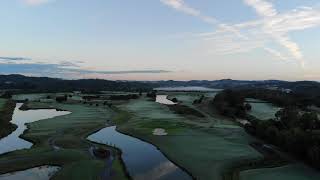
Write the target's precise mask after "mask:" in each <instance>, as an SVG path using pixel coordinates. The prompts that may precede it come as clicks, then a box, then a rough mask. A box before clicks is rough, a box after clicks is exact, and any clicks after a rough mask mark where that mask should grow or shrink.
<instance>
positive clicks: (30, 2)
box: [22, 0, 53, 6]
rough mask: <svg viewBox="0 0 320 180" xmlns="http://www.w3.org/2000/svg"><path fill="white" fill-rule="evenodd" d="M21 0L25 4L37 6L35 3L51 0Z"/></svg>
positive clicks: (39, 3)
mask: <svg viewBox="0 0 320 180" xmlns="http://www.w3.org/2000/svg"><path fill="white" fill-rule="evenodd" d="M22 1H23V2H24V3H25V4H27V5H31V6H37V5H41V4H46V3H49V2H51V1H53V0H22Z"/></svg>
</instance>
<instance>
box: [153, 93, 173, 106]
mask: <svg viewBox="0 0 320 180" xmlns="http://www.w3.org/2000/svg"><path fill="white" fill-rule="evenodd" d="M167 97H168V95H157V96H156V102H157V103H160V104H166V105H173V104H176V103H174V102H172V101H171V100H169V99H167Z"/></svg>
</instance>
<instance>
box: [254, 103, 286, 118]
mask: <svg viewBox="0 0 320 180" xmlns="http://www.w3.org/2000/svg"><path fill="white" fill-rule="evenodd" d="M250 105H251V107H252V109H251V111H249V114H250V115H252V116H254V117H256V118H258V119H260V120H268V119H272V118H275V114H276V112H278V111H279V110H280V109H281V108H279V107H276V106H274V105H272V104H271V103H264V102H257V103H253V102H252V103H250Z"/></svg>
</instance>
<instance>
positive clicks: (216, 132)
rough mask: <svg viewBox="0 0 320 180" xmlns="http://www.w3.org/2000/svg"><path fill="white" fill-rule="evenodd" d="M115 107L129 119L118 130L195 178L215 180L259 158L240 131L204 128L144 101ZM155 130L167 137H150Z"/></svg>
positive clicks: (197, 123)
mask: <svg viewBox="0 0 320 180" xmlns="http://www.w3.org/2000/svg"><path fill="white" fill-rule="evenodd" d="M118 108H120V109H121V110H122V111H127V112H129V114H130V117H131V118H130V119H129V120H128V121H127V122H126V123H124V124H122V125H120V126H119V127H118V129H119V130H120V131H122V132H125V133H127V134H131V135H133V136H135V137H138V138H141V139H144V140H146V141H148V142H152V143H153V144H155V145H156V146H157V147H158V148H160V150H161V151H162V152H164V153H165V154H166V155H167V156H168V157H169V159H170V160H173V161H174V162H176V163H178V164H179V165H180V166H182V167H184V168H186V169H187V170H188V171H189V172H190V173H191V174H192V175H193V176H195V177H196V178H197V179H217V180H219V179H222V174H223V173H224V171H225V170H226V169H228V168H231V167H232V166H233V165H235V164H237V163H239V162H242V161H250V160H256V159H260V158H262V155H260V153H258V152H257V151H255V150H254V149H253V148H252V147H251V146H249V145H248V143H249V142H251V141H253V138H251V137H250V136H249V135H248V134H246V133H245V132H244V130H243V129H241V128H210V127H206V126H205V125H204V124H206V123H201V122H196V120H194V119H188V118H186V117H182V116H180V115H177V114H174V113H173V112H172V111H170V110H169V108H168V107H167V106H165V105H162V104H159V103H156V102H153V101H150V100H148V99H144V98H141V99H138V100H131V101H130V102H129V103H125V104H123V105H119V106H118ZM207 120H208V121H210V120H211V119H210V118H207ZM210 123H215V121H214V120H212V122H210ZM155 128H163V129H165V130H166V131H167V132H168V135H167V136H156V135H152V130H153V129H155Z"/></svg>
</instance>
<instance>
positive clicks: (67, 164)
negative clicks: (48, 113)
mask: <svg viewBox="0 0 320 180" xmlns="http://www.w3.org/2000/svg"><path fill="white" fill-rule="evenodd" d="M33 96H34V95H33ZM28 106H29V107H30V108H45V107H49V106H50V107H54V108H58V109H63V110H68V111H70V112H72V113H71V114H68V115H65V116H59V117H55V118H51V119H46V120H41V121H37V122H34V123H31V124H28V127H29V130H28V131H27V132H25V134H23V138H25V139H27V140H29V141H31V142H34V143H35V144H34V146H33V147H32V148H31V149H28V150H20V151H14V152H11V153H8V154H3V155H1V156H0V173H1V174H3V173H6V172H12V171H16V170H21V169H28V168H31V167H35V166H41V165H59V166H62V169H61V170H60V171H59V172H58V173H57V174H56V175H55V176H54V178H53V179H68V180H69V179H77V180H78V179H99V178H98V176H99V174H100V172H102V170H103V169H104V168H105V163H104V161H103V160H99V159H96V158H95V157H93V156H92V155H91V154H90V153H89V148H90V147H91V146H93V145H94V144H92V143H90V142H88V141H87V140H86V137H87V135H89V134H90V133H92V132H94V131H96V130H99V129H101V128H103V127H105V124H106V122H107V120H108V119H109V118H111V116H112V115H113V112H112V110H111V109H109V108H107V107H105V106H100V107H96V106H89V105H83V104H80V103H73V104H70V103H64V104H62V103H50V104H46V103H39V102H30V103H29V104H28ZM54 147H59V148H58V149H56V148H54ZM112 151H114V152H115V154H117V153H118V152H117V151H116V150H115V149H112ZM116 159H117V160H116V162H115V164H114V166H115V167H114V171H115V178H116V179H126V176H125V175H124V172H123V171H122V169H121V168H119V164H120V162H118V158H116Z"/></svg>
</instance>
